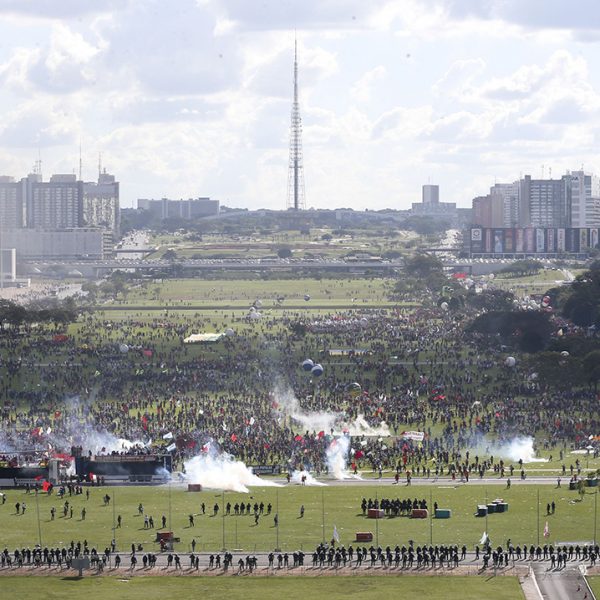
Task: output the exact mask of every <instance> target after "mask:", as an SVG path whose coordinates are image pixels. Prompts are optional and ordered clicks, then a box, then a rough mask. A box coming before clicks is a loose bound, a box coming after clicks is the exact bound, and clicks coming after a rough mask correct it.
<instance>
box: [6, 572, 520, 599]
mask: <svg viewBox="0 0 600 600" xmlns="http://www.w3.org/2000/svg"><path fill="white" fill-rule="evenodd" d="M0 581H1V582H2V588H3V594H2V596H3V598H6V599H7V600H12V599H13V598H28V597H33V596H37V595H40V594H41V595H42V596H43V598H44V599H45V600H54V599H56V600H59V599H60V600H62V599H63V598H83V597H85V598H86V600H97V599H98V600H105V599H106V598H111V600H120V599H124V600H125V599H126V600H152V599H153V598H192V597H193V598H202V597H208V598H211V599H213V600H214V599H220V598H223V599H227V600H237V599H243V600H249V599H251V598H260V599H261V600H269V599H270V598H273V599H279V598H282V597H285V598H287V599H288V600H293V599H296V598H297V599H298V600H304V599H305V598H311V597H317V596H318V597H323V598H360V599H361V600H370V599H371V598H372V599H377V600H382V599H384V598H398V597H404V598H413V597H414V598H428V599H429V600H445V599H446V598H458V597H460V598H461V599H462V600H471V599H473V600H479V599H480V598H494V600H513V599H514V600H516V599H520V598H523V597H524V596H523V592H522V591H521V588H520V586H519V582H518V580H517V579H516V578H515V577H495V578H484V577H460V576H459V577H402V578H396V577H377V576H351V577H348V576H340V577H279V578H266V577H255V578H243V579H242V578H237V577H235V578H234V577H225V578H218V577H134V578H132V579H126V578H123V579H117V578H116V577H101V578H96V579H94V578H92V577H86V578H84V579H81V580H69V579H62V578H60V577H2V579H1V580H0ZM8 590H10V592H8Z"/></svg>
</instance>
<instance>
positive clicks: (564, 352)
mask: <svg viewBox="0 0 600 600" xmlns="http://www.w3.org/2000/svg"><path fill="white" fill-rule="evenodd" d="M560 355H561V356H562V357H563V358H568V356H569V353H568V352H567V351H566V350H563V351H562V352H561V353H560Z"/></svg>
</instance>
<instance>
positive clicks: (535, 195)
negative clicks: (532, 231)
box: [519, 175, 571, 227]
mask: <svg viewBox="0 0 600 600" xmlns="http://www.w3.org/2000/svg"><path fill="white" fill-rule="evenodd" d="M570 220H571V214H570V201H569V185H568V181H567V180H566V178H565V177H562V178H561V179H532V178H531V175H525V177H524V178H523V179H521V181H520V189H519V225H520V226H521V227H569V226H570Z"/></svg>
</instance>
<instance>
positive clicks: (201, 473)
mask: <svg viewBox="0 0 600 600" xmlns="http://www.w3.org/2000/svg"><path fill="white" fill-rule="evenodd" d="M184 464H185V472H186V474H187V480H188V481H189V482H190V483H199V484H201V485H202V487H205V488H209V489H214V490H224V491H231V492H243V493H248V492H249V489H248V487H280V486H279V485H278V484H277V483H275V482H273V481H270V480H268V479H261V478H260V477H258V476H256V475H255V474H254V473H253V472H252V469H250V468H248V467H247V466H246V465H245V464H244V463H243V462H242V461H241V460H236V459H235V458H233V456H231V455H230V454H227V453H226V452H224V453H222V454H217V453H209V454H201V455H199V456H194V458H192V459H190V460H188V461H185V463H184Z"/></svg>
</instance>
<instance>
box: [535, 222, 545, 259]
mask: <svg viewBox="0 0 600 600" xmlns="http://www.w3.org/2000/svg"><path fill="white" fill-rule="evenodd" d="M545 238H546V236H545V232H544V230H543V229H540V228H538V229H536V230H535V251H536V252H538V253H539V252H544V250H545V249H546V244H545Z"/></svg>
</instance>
